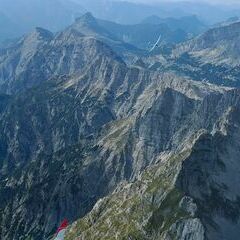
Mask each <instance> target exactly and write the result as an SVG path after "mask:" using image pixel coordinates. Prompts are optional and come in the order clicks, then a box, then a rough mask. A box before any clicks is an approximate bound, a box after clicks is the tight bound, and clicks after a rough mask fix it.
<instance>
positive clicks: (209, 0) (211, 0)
mask: <svg viewBox="0 0 240 240" xmlns="http://www.w3.org/2000/svg"><path fill="white" fill-rule="evenodd" d="M127 1H131V2H145V3H149V2H169V1H172V2H174V1H175V2H184V1H186V2H187V1H188V2H198V3H201V2H205V3H218V4H219V3H220V4H233V3H234V4H240V3H239V2H240V0H127Z"/></svg>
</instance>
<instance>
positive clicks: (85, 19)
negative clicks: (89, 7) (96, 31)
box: [76, 12, 97, 25]
mask: <svg viewBox="0 0 240 240" xmlns="http://www.w3.org/2000/svg"><path fill="white" fill-rule="evenodd" d="M76 22H77V23H79V22H81V23H85V24H88V25H92V24H96V23H97V21H96V18H95V17H94V16H93V15H92V13H90V12H87V13H85V14H83V15H82V16H81V17H79V18H77V19H76Z"/></svg>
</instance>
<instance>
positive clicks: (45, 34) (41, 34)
mask: <svg viewBox="0 0 240 240" xmlns="http://www.w3.org/2000/svg"><path fill="white" fill-rule="evenodd" d="M31 35H36V36H37V37H38V38H41V39H52V38H53V33H52V32H50V31H48V30H47V29H44V28H41V27H36V28H34V30H33V31H32V33H31Z"/></svg>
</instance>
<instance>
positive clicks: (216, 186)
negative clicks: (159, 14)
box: [0, 13, 240, 240]
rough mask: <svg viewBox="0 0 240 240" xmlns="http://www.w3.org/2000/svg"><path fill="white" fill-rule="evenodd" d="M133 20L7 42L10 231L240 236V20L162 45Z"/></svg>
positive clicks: (2, 132) (0, 152) (28, 235)
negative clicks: (61, 228) (65, 224)
mask: <svg viewBox="0 0 240 240" xmlns="http://www.w3.org/2000/svg"><path fill="white" fill-rule="evenodd" d="M144 24H147V25H148V24H149V23H144ZM144 24H142V25H144ZM161 24H162V23H160V24H159V23H157V24H155V23H154V24H152V23H151V24H150V25H151V26H154V28H155V27H158V26H162V28H163V26H167V25H165V23H164V25H161ZM140 25H141V24H140ZM142 25H141V26H142ZM132 26H135V25H132ZM132 26H131V27H129V26H127V27H124V25H122V24H119V23H111V22H109V21H105V20H99V19H97V18H94V17H93V16H92V15H91V14H89V13H87V14H85V15H83V16H81V17H80V18H78V19H76V21H75V22H74V23H73V24H72V25H70V26H69V27H67V28H66V29H65V30H63V31H60V32H57V33H52V32H50V31H48V30H46V29H43V28H39V27H38V28H35V29H34V31H32V32H31V33H29V34H27V35H25V36H24V37H22V38H21V39H18V40H16V41H13V42H12V43H11V44H10V45H7V46H6V47H5V48H2V49H1V50H0V239H3V240H25V239H28V240H31V239H34V240H43V239H48V238H51V237H52V236H53V235H54V232H55V230H56V228H57V226H58V224H59V223H60V222H61V220H62V219H64V218H67V219H69V221H70V223H71V225H70V227H69V228H68V230H67V234H66V239H67V240H77V239H83V240H88V239H96V240H98V239H99V240H103V239H104V240H105V239H109V240H110V239H119V240H124V239H134V240H140V239H142V240H148V239H163V240H173V239H177V240H186V239H188V240H207V239H209V240H219V239H224V240H233V239H238V236H239V235H240V232H239V229H240V228H239V225H240V221H239V218H240V195H239V192H240V189H239V188H240V187H239V184H238V182H239V180H240V175H239V171H240V164H239V154H240V152H239V151H240V148H239V144H240V138H239V136H240V121H239V113H240V90H239V88H238V87H239V86H240V82H239V78H238V77H237V76H238V75H239V58H240V55H239V52H238V51H237V46H238V43H239V34H238V33H239V32H240V25H239V23H233V24H231V23H230V24H229V25H226V26H225V25H224V26H216V27H215V28H212V29H209V30H207V31H206V32H204V33H201V34H200V35H198V36H196V37H194V38H192V39H185V40H182V41H183V42H182V41H181V42H180V43H179V42H177V41H175V42H166V43H165V44H157V45H156V48H155V49H154V51H152V52H149V50H148V49H146V48H144V47H141V46H146V45H145V44H146V42H145V41H146V39H145V38H144V37H142V36H144V35H143V33H141V34H142V35H138V34H140V32H141V31H140V30H139V29H140V27H139V25H137V26H136V27H135V28H134V27H132ZM129 28H133V29H135V30H136V32H137V34H136V32H134V33H132V31H131V30H129ZM162 28H161V29H162ZM118 29H122V32H121V31H119V30H118ZM168 29H170V30H168V31H173V30H172V29H171V28H170V27H168ZM149 31H150V30H149ZM127 33H128V34H129V35H128V37H127V38H125V37H124V36H126V34H127ZM130 36H131V37H132V39H134V40H131V41H130V40H129V38H130ZM141 39H142V43H141ZM152 39H155V36H154V37H153V38H152ZM151 41H153V40H151ZM153 43H154V41H153ZM220 69H221V70H222V71H220Z"/></svg>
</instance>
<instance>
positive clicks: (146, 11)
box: [0, 0, 239, 41]
mask: <svg viewBox="0 0 240 240" xmlns="http://www.w3.org/2000/svg"><path fill="white" fill-rule="evenodd" d="M88 11H90V12H92V13H93V14H94V16H96V17H97V18H99V19H103V20H108V21H113V22H116V23H120V24H131V25H132V24H139V23H141V22H142V21H144V19H145V18H148V17H150V16H158V17H159V18H161V19H165V18H174V19H175V20H174V19H172V20H171V25H172V26H174V21H175V22H176V18H181V17H185V16H192V15H195V16H197V18H198V19H192V21H193V22H195V24H196V21H200V22H201V25H205V26H206V25H212V24H214V23H216V22H221V21H224V20H225V19H227V18H229V17H233V16H239V11H238V9H233V8H231V7H226V6H225V7H222V6H213V5H209V4H206V3H205V4H200V3H186V2H185V3H184V2H177V3H171V2H169V3H161V4H160V3H158V4H155V5H152V4H140V3H130V2H125V1H124V2H122V1H108V0H107V1H106V0H104V1H103V0H92V1H83V0H81V1H80V0H51V1H48V0H41V1H40V0H17V1H14V3H13V1H12V0H0V26H2V27H1V28H0V41H2V40H5V39H9V38H17V37H20V36H22V35H23V34H25V33H27V32H29V31H31V30H33V28H34V27H42V28H46V29H48V30H50V31H53V32H56V31H59V30H62V29H63V28H65V27H66V26H68V25H70V24H72V23H73V22H74V20H75V19H76V18H77V17H79V16H81V15H82V14H83V13H86V12H88ZM182 20H183V19H182ZM185 20H186V21H185V26H186V25H188V24H189V27H188V29H189V28H192V27H190V26H191V24H192V22H191V23H190V22H189V21H188V19H187V18H186V19H185ZM189 20H190V19H189ZM169 21H170V19H169ZM163 22H164V21H163ZM200 22H199V24H200ZM161 23H162V22H161ZM193 27H194V25H193ZM202 27H203V26H202ZM202 27H200V28H197V29H196V31H195V33H199V30H201V29H202ZM191 32H192V30H191Z"/></svg>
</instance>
